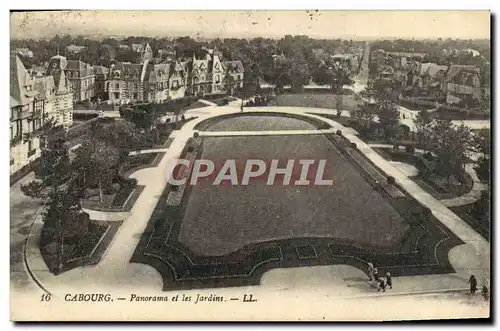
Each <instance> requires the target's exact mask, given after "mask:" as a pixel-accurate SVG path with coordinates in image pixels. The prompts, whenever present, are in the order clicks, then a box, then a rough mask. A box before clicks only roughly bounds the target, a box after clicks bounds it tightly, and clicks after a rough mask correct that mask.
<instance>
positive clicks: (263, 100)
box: [245, 95, 268, 107]
mask: <svg viewBox="0 0 500 331" xmlns="http://www.w3.org/2000/svg"><path fill="white" fill-rule="evenodd" d="M267 103H268V98H267V96H260V95H257V96H254V97H253V98H252V99H250V100H249V101H248V102H246V103H245V107H258V106H267Z"/></svg>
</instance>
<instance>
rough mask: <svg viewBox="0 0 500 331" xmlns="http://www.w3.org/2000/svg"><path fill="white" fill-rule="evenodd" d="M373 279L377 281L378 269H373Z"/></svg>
mask: <svg viewBox="0 0 500 331" xmlns="http://www.w3.org/2000/svg"><path fill="white" fill-rule="evenodd" d="M373 279H375V281H376V282H378V281H379V276H378V269H377V268H373Z"/></svg>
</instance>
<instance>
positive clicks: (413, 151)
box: [405, 145, 415, 154]
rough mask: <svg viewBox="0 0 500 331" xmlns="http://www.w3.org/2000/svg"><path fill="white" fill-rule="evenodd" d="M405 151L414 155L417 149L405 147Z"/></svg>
mask: <svg viewBox="0 0 500 331" xmlns="http://www.w3.org/2000/svg"><path fill="white" fill-rule="evenodd" d="M405 151H406V152H407V153H410V154H413V153H415V147H413V146H412V145H405Z"/></svg>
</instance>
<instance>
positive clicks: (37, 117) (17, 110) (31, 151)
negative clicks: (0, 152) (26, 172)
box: [10, 55, 45, 175]
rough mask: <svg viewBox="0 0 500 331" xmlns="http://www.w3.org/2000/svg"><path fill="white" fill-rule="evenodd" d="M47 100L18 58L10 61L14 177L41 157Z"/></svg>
mask: <svg viewBox="0 0 500 331" xmlns="http://www.w3.org/2000/svg"><path fill="white" fill-rule="evenodd" d="M44 108H45V101H44V99H43V98H39V93H38V92H37V91H36V90H35V81H34V79H33V78H32V77H31V76H30V75H29V73H28V71H27V70H26V68H25V67H24V65H23V63H22V62H21V60H20V59H19V57H18V56H17V55H13V56H11V59H10V174H11V175H12V174H14V173H16V172H17V171H19V170H21V169H22V168H23V167H25V166H28V165H29V164H30V163H31V162H33V161H34V160H36V158H38V157H39V156H40V138H39V136H40V132H41V129H42V121H43V116H44Z"/></svg>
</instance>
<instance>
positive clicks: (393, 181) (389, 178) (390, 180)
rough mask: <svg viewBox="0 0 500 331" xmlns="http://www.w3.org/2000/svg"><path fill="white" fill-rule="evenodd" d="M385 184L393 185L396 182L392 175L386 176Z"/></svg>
mask: <svg viewBox="0 0 500 331" xmlns="http://www.w3.org/2000/svg"><path fill="white" fill-rule="evenodd" d="M387 184H389V185H394V184H396V180H395V179H394V177H392V176H388V177H387Z"/></svg>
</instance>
